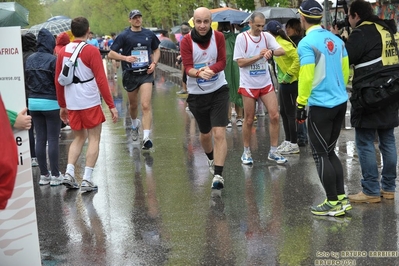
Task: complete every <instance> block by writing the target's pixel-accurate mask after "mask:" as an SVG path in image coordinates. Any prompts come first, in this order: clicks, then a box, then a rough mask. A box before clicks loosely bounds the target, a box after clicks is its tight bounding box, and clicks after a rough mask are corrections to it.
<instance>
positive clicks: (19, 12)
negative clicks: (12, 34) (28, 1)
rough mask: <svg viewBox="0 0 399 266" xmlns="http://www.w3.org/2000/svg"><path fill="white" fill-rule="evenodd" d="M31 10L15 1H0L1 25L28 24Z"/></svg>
mask: <svg viewBox="0 0 399 266" xmlns="http://www.w3.org/2000/svg"><path fill="white" fill-rule="evenodd" d="M28 17H29V11H28V10H27V9H26V8H25V7H23V6H21V5H20V4H18V3H15V2H4V3H0V27H7V26H27V25H29V22H28Z"/></svg>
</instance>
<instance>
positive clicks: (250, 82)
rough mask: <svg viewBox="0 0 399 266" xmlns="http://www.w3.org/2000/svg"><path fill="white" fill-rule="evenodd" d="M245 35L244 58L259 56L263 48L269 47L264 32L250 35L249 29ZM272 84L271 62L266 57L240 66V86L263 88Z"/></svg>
mask: <svg viewBox="0 0 399 266" xmlns="http://www.w3.org/2000/svg"><path fill="white" fill-rule="evenodd" d="M243 35H244V38H245V42H246V43H245V45H246V49H245V55H244V58H251V57H253V56H258V55H259V54H260V51H261V50H262V49H264V48H268V42H267V38H266V36H265V34H264V33H263V32H262V33H261V34H260V36H259V37H255V36H251V35H249V33H248V31H247V32H244V33H243ZM242 45H243V44H242ZM270 84H272V80H271V78H270V74H269V63H268V62H267V60H266V59H265V58H262V59H259V60H258V61H256V62H255V63H253V64H252V65H249V66H246V67H240V87H242V88H247V89H261V88H264V87H266V86H268V85H270Z"/></svg>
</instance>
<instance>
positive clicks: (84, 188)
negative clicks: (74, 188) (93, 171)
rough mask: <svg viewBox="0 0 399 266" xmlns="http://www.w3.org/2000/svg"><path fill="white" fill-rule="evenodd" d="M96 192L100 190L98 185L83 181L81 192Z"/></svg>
mask: <svg viewBox="0 0 399 266" xmlns="http://www.w3.org/2000/svg"><path fill="white" fill-rule="evenodd" d="M94 190H98V187H97V185H95V184H94V183H93V182H91V181H89V180H85V179H83V181H82V183H81V184H80V191H81V192H90V191H94Z"/></svg>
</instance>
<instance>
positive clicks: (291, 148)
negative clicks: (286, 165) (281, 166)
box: [279, 143, 299, 155]
mask: <svg viewBox="0 0 399 266" xmlns="http://www.w3.org/2000/svg"><path fill="white" fill-rule="evenodd" d="M279 153H280V154H282V155H289V154H298V153H299V146H298V144H296V143H295V144H294V143H288V144H287V145H286V146H285V147H284V148H283V149H282V150H279Z"/></svg>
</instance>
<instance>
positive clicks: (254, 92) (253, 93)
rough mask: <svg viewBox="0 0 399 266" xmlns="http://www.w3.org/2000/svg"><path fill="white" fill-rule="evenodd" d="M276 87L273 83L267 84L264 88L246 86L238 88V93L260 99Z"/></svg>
mask: <svg viewBox="0 0 399 266" xmlns="http://www.w3.org/2000/svg"><path fill="white" fill-rule="evenodd" d="M273 90H274V87H273V85H272V84H270V85H267V86H266V87H264V88H260V89H246V88H241V87H240V88H238V93H239V94H241V95H242V96H245V97H249V98H253V99H255V100H256V99H259V98H260V97H261V96H263V95H266V94H268V93H269V92H271V91H273Z"/></svg>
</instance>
